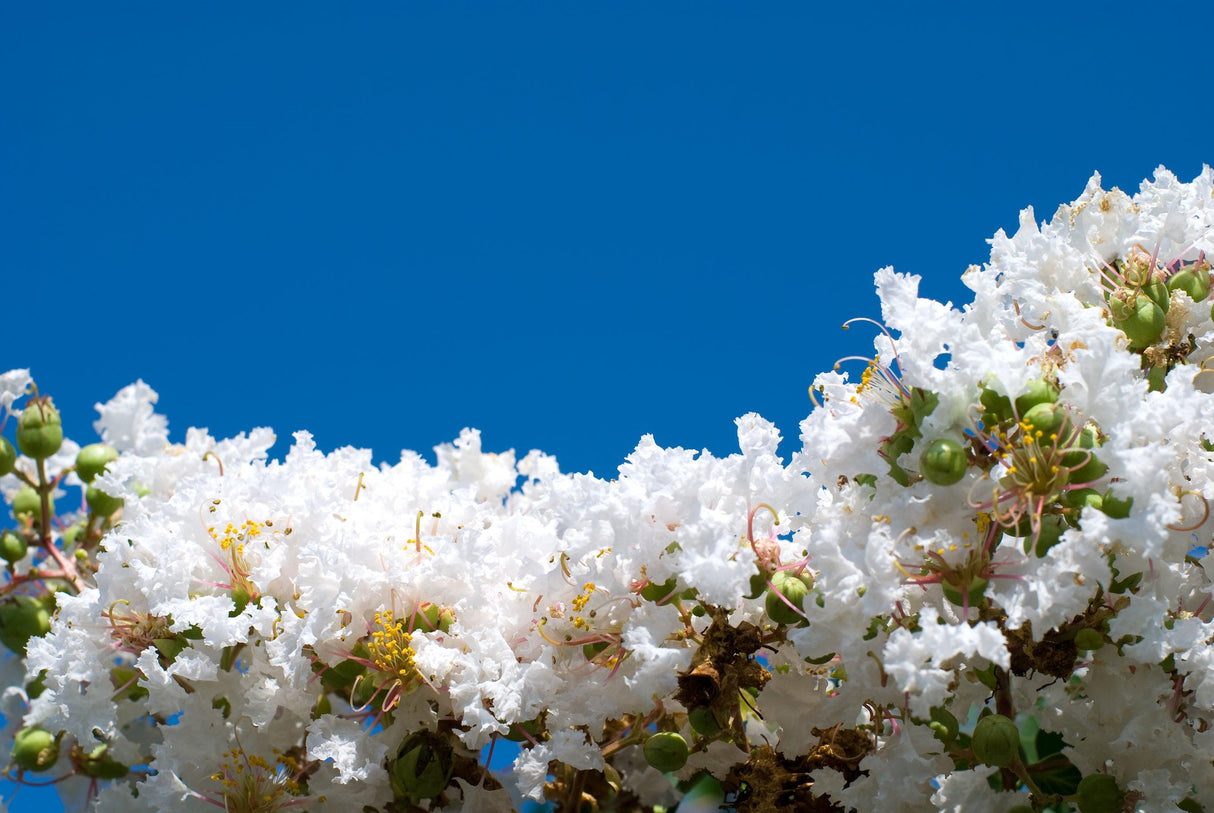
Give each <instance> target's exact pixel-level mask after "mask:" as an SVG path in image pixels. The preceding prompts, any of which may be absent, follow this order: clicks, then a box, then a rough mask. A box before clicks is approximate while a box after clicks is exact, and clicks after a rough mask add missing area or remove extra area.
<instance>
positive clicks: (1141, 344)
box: [1109, 294, 1167, 351]
mask: <svg viewBox="0 0 1214 813" xmlns="http://www.w3.org/2000/svg"><path fill="white" fill-rule="evenodd" d="M1118 303H1120V304H1118ZM1109 306H1110V310H1111V311H1112V312H1113V326H1114V327H1117V328H1120V329H1121V330H1122V332H1124V333H1125V335H1126V338H1127V339H1129V340H1130V349H1131V350H1135V351H1138V350H1143V349H1145V348H1147V347H1149V346H1151V345H1152V344H1154V343H1155V340H1156V339H1158V338H1159V337H1160V335H1162V334H1163V328H1164V325H1165V324H1166V323H1167V314H1166V313H1165V311H1164V308H1162V307H1160V306H1159V304H1158V303H1156V302H1155V301H1153V300H1152V299H1151V297H1149V296H1147V295H1146V294H1137V295H1136V296H1134V298H1133V299H1132V301H1124V300H1122V299H1117V298H1114V299H1112V300H1110V301H1109Z"/></svg>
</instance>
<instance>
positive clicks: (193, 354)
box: [0, 1, 1214, 810]
mask: <svg viewBox="0 0 1214 813" xmlns="http://www.w3.org/2000/svg"><path fill="white" fill-rule="evenodd" d="M814 5H816V4H808V3H779V2H772V3H763V4H755V3H745V4H743V3H723V2H670V3H662V4H654V3H639V2H613V3H600V2H594V3H591V2H569V3H562V4H556V3H549V4H540V3H511V2H499V3H492V4H478V3H456V2H451V3H442V4H418V3H409V4H404V3H402V4H384V3H363V4H357V5H356V4H332V3H320V2H303V1H301V2H293V3H282V2H265V3H258V4H233V3H216V4H205V5H199V4H183V3H172V4H169V3H151V2H144V3H131V2H126V3H121V2H120V3H107V4H100V5H99V4H93V3H8V4H4V5H3V6H0V75H3V76H4V77H6V79H7V81H5V82H3V83H0V178H2V179H3V181H2V182H0V279H2V280H3V292H4V296H3V300H2V301H3V303H4V311H3V312H4V315H5V318H6V320H7V322H8V330H7V331H6V332H5V336H6V341H5V343H4V345H3V350H2V351H0V369H9V368H12V367H30V368H32V371H33V374H34V377H35V379H36V381H37V382H38V383H39V385H40V387H41V388H42V390H43V391H44V392H47V393H50V394H51V395H53V396H54V398H55V400H56V403H57V404H58V405H59V406H60V408H61V409H62V410H63V412H64V416H65V422H66V424H67V427H68V430H69V434H70V435H71V436H72V437H75V438H77V439H78V440H80V441H81V442H82V443H83V442H88V441H90V440H92V439H93V438H92V429H91V422H92V420H93V418H94V417H95V415H94V413H93V411H92V405H93V403H94V402H96V401H98V400H106V399H108V398H109V397H110V396H111V395H112V394H113V393H114V392H115V391H116V390H118V389H119V388H120V387H122V386H124V385H125V384H128V383H130V382H131V381H134V380H135V379H137V378H142V379H144V380H145V381H147V382H148V383H149V384H151V385H152V386H153V387H154V388H155V389H157V390H158V391H159V392H160V395H161V402H160V408H161V411H163V412H165V413H166V414H167V415H168V416H169V419H170V428H171V430H172V431H173V438H174V439H176V440H179V439H181V438H183V437H184V431H185V429H186V427H188V426H191V425H199V426H207V427H209V428H210V429H211V431H212V432H213V433H214V434H217V435H229V434H233V433H235V432H238V431H241V430H244V429H248V428H250V427H253V426H259V425H269V426H273V427H274V428H275V429H276V430H277V432H278V435H279V438H280V439H281V440H280V445H279V446H278V447H277V449H276V451H277V452H279V453H281V452H282V451H285V448H286V443H287V442H289V440H290V434H291V432H293V431H295V430H298V429H307V430H309V431H311V432H312V433H313V434H314V435H315V437H316V439H317V442H318V444H319V445H320V446H321V447H322V448H325V449H332V448H335V447H337V446H342V445H355V446H369V447H372V448H374V449H375V451H376V458H377V459H378V460H386V461H394V460H395V459H396V458H397V455H398V453H399V450H400V449H402V448H408V449H418V450H423V451H428V450H429V449H430V448H431V447H432V446H434V445H435V444H437V443H441V442H446V441H450V440H451V439H453V438H454V437H455V436H456V435H457V434H458V433H459V431H460V429H461V428H462V427H464V426H474V427H478V428H480V429H481V430H482V432H483V437H484V443H485V446H486V448H488V449H493V450H502V449H507V448H514V449H516V450H518V452H519V453H520V455H521V454H524V453H525V452H526V451H527V450H529V449H532V448H540V449H543V450H545V451H547V452H549V453H551V454H555V455H556V456H557V458H558V459H559V460H560V461H561V463H562V466H563V467H564V468H565V469H566V470H579V471H585V470H593V471H595V472H596V473H597V474H600V475H604V476H611V475H612V474H614V471H615V467H616V466H617V465H618V464H619V463H620V462H621V461H622V460H623V458H624V456H625V455H626V454H628V453H629V452H630V451H631V450H632V448H633V447H634V446H635V445H636V442H637V440H638V439H639V437H640V436H641V435H642V434H644V433H653V434H654V435H655V437H656V439H657V441H658V442H659V443H661V444H663V445H667V446H675V445H680V446H686V447H694V448H705V447H706V448H708V449H710V450H711V451H712V452H714V453H715V454H718V455H725V454H728V453H730V452H732V451H734V450H735V447H736V442H735V434H734V425H733V419H734V418H735V417H737V416H739V415H742V414H744V413H746V412H750V411H756V412H759V413H761V414H763V415H764V416H766V417H768V418H770V419H771V420H773V421H775V422H776V423H777V425H778V426H779V427H780V428H781V429H782V431H783V434H784V436H785V438H786V444H785V447H784V448H785V449H791V448H792V444H793V443H794V442H796V437H797V434H798V429H797V424H798V422H799V421H800V420H801V419H802V418H803V417H804V416H805V415H806V414H807V413H808V411H809V409H810V406H811V404H810V402H809V399H808V397H807V395H806V388H807V387H808V385H809V383H810V381H811V380H812V378H813V376H814V375H815V373H817V372H819V371H821V370H824V369H828V368H829V367H830V365H831V364H832V363H833V362H834V360H835V359H836V358H839V357H841V356H844V355H848V354H851V353H856V352H865V351H867V350H871V343H870V341H869V334H868V333H867V332H864V331H861V330H859V329H857V330H853V331H850V332H843V331H840V330H839V325H840V324H841V323H842V322H843V321H844V320H845V319H847V318H849V317H852V316H877V301H876V297H875V295H874V294H873V290H872V274H873V272H874V271H875V270H876V269H877V268H879V267H881V266H884V265H893V266H894V267H895V268H896V269H898V270H901V271H906V272H911V273H916V274H921V275H923V277H924V281H923V285H922V290H923V292H924V293H925V294H926V295H930V296H933V297H935V298H938V299H941V300H952V301H954V302H957V303H961V302H964V301H967V299H968V291H966V289H964V288H963V287H962V286H961V285H960V283H959V281H958V277H959V276H960V274H961V272H962V271H963V270H964V269H965V267H966V266H967V265H969V264H970V263H981V262H982V261H984V260H985V259H986V258H987V256H988V247H987V245H986V243H985V241H986V239H987V238H989V237H990V236H991V235H992V234H993V233H994V232H995V231H996V230H997V229H999V228H1001V227H1002V228H1005V229H1008V230H1009V231H1010V230H1014V228H1015V227H1016V223H1017V219H1018V213H1019V210H1020V209H1021V208H1023V207H1024V206H1027V205H1030V204H1031V205H1034V206H1035V207H1036V210H1037V216H1038V219H1039V220H1040V219H1043V218H1048V217H1049V216H1050V215H1052V213H1053V211H1054V209H1055V208H1056V207H1057V205H1058V204H1060V203H1063V202H1066V201H1070V200H1072V199H1074V198H1075V197H1076V196H1078V194H1079V193H1080V192H1081V191H1082V189H1083V186H1084V184H1085V182H1086V181H1087V179H1088V177H1089V176H1090V175H1091V173H1092V172H1093V171H1100V172H1101V173H1102V175H1103V177H1104V179H1105V184H1106V186H1113V185H1117V186H1121V187H1122V188H1123V189H1127V190H1129V191H1133V190H1135V189H1137V187H1138V184H1139V182H1140V181H1141V180H1142V179H1143V178H1145V177H1148V176H1150V175H1151V174H1152V173H1153V171H1154V169H1155V167H1156V166H1158V165H1159V164H1165V165H1167V166H1168V167H1169V168H1170V169H1172V170H1173V171H1175V172H1176V173H1177V174H1178V175H1179V176H1180V177H1181V179H1182V180H1189V179H1191V178H1192V177H1193V176H1194V175H1196V174H1197V173H1198V172H1199V171H1200V170H1201V167H1202V165H1203V162H1210V161H1214V138H1212V137H1211V132H1212V127H1211V125H1214V115H1212V114H1211V111H1210V105H1209V98H1210V90H1211V88H1210V82H1209V79H1208V70H1207V68H1206V66H1205V62H1204V61H1203V60H1204V57H1203V56H1202V55H1201V52H1200V51H1199V50H1198V49H1199V48H1200V47H1204V46H1203V44H1202V42H1201V41H1200V40H1199V39H1197V38H1196V37H1195V35H1202V32H1206V31H1209V30H1210V25H1211V23H1214V12H1211V11H1208V10H1206V11H1194V10H1193V8H1194V7H1193V6H1189V7H1188V8H1183V9H1181V8H1179V7H1177V8H1176V9H1175V10H1173V9H1172V8H1171V7H1170V6H1167V5H1164V4H1154V5H1152V6H1151V7H1150V9H1149V11H1147V12H1144V11H1143V10H1142V7H1141V6H1140V5H1138V4H1135V5H1133V6H1131V5H1125V6H1119V5H1118V4H1116V3H1112V4H1110V3H1102V4H1099V5H1096V4H1092V5H1086V4H1067V5H1065V6H1061V5H1055V4H1050V5H1045V4H1041V5H1034V4H1018V5H1016V6H1008V7H1007V8H1006V10H1004V11H1001V12H998V13H997V12H994V11H991V10H988V9H986V8H985V6H987V5H993V4H969V5H967V6H964V7H960V6H959V7H957V8H954V9H952V10H948V11H947V12H946V11H944V10H942V9H939V10H936V11H930V10H925V8H926V7H925V6H923V5H922V4H913V5H912V4H906V5H905V7H901V8H898V7H892V6H891V7H882V6H881V5H879V4H867V5H865V6H863V8H859V7H858V8H857V9H856V10H854V11H843V10H839V9H832V10H828V11H823V10H820V9H817V8H814ZM31 791H32V789H26V790H23V791H22V792H21V794H20V795H19V796H18V804H17V805H16V806H15V809H17V810H21V809H23V808H22V800H24V804H30V805H31V806H32V803H33V802H34V800H36V799H39V798H40V797H38V796H36V795H35V794H34V793H32V792H31ZM39 804H41V803H39ZM27 809H28V808H27ZM41 809H43V810H49V808H46V807H42V808H41Z"/></svg>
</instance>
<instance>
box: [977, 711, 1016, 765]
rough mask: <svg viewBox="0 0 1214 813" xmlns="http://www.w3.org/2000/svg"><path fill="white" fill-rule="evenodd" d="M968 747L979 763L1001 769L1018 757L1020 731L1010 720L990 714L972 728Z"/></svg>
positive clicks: (999, 715)
mask: <svg viewBox="0 0 1214 813" xmlns="http://www.w3.org/2000/svg"><path fill="white" fill-rule="evenodd" d="M970 747H972V748H973V749H974V757H975V758H977V760H978V761H979V762H981V763H983V764H984V765H993V766H995V767H997V768H1003V767H1006V766H1008V765H1011V764H1012V763H1013V762H1015V761H1016V759H1017V758H1018V757H1019V756H1020V731H1019V730H1018V729H1017V728H1016V724H1015V723H1014V722H1012V721H1011V719H1009V718H1007V717H1004V716H1003V715H1002V714H991V715H988V716H986V717H983V718H982V719H981V720H979V721H978V724H977V725H975V726H974V734H973V736H972V738H971V741H970Z"/></svg>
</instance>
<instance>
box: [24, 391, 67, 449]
mask: <svg viewBox="0 0 1214 813" xmlns="http://www.w3.org/2000/svg"><path fill="white" fill-rule="evenodd" d="M62 445H63V422H62V421H61V420H60V418H59V410H57V409H55V405H54V404H52V403H51V399H50V396H44V397H42V398H40V399H39V398H31V399H30V400H29V402H28V403H26V405H25V410H24V411H22V413H21V420H20V421H19V422H18V423H17V447H18V448H20V449H21V453H22V454H24V455H25V456H26V457H32V458H34V459H35V460H45V459H46V458H48V457H50V456H51V455H53V454H54V453H55V452H57V451H59V447H60V446H62Z"/></svg>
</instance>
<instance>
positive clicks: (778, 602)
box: [764, 570, 814, 625]
mask: <svg viewBox="0 0 1214 813" xmlns="http://www.w3.org/2000/svg"><path fill="white" fill-rule="evenodd" d="M813 586H814V578H813V576H812V575H811V574H810V572H809V571H808V570H803V571H801V574H800V575H798V576H792V575H790V574H788V573H787V572H785V571H783V570H777V571H776V572H775V573H773V574H771V587H769V588H768V590H767V598H766V599H765V601H764V607H765V608H766V609H767V615H768V617H769V618H771V620H772V621H775V622H776V623H777V624H788V625H795V624H803V623H805V618H804V616H802V615H801V613H799V612H797V610H801V609H803V608H804V607H805V596H807V595H808V594H809V591H810V589H811V588H812V587H813ZM785 599H787V600H788V602H791V603H792V605H793V606H792V607H790V606H788V603H786V602H785ZM793 607H796V610H794V609H793Z"/></svg>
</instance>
